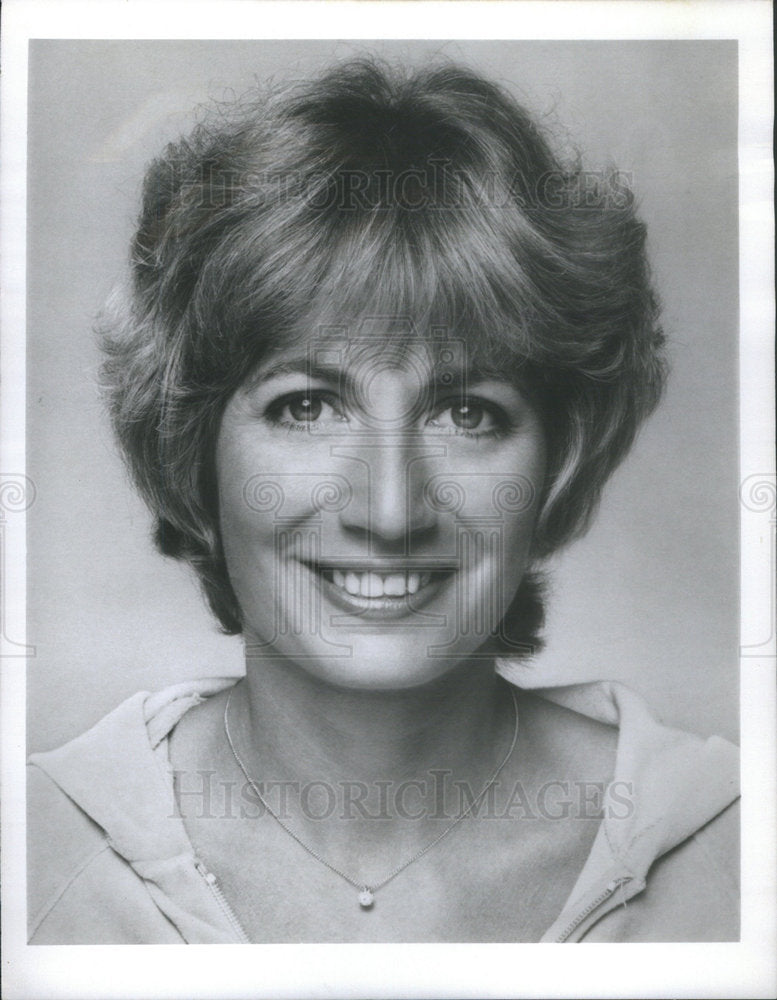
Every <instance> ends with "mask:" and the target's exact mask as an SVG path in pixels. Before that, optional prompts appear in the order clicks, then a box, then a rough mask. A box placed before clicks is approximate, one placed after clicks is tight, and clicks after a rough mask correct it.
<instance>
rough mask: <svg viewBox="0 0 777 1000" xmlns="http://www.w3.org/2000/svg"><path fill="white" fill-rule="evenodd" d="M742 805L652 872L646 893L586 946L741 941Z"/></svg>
mask: <svg viewBox="0 0 777 1000" xmlns="http://www.w3.org/2000/svg"><path fill="white" fill-rule="evenodd" d="M739 835H740V809H739V802H738V801H737V802H733V803H731V805H729V806H727V807H726V808H725V809H724V810H723V811H722V812H720V813H719V814H718V815H717V816H715V817H714V818H713V819H711V820H709V821H708V822H707V823H705V824H704V825H703V826H701V827H700V828H699V829H698V830H697V831H696V832H695V833H693V834H692V835H691V836H690V837H688V838H687V839H686V840H684V841H683V842H682V843H680V844H678V845H677V846H675V847H674V848H673V849H671V850H669V851H668V852H667V853H665V854H663V855H662V856H661V857H659V858H658V859H657V860H656V861H655V862H654V864H653V865H652V866H651V868H650V871H649V872H648V875H647V878H646V884H645V888H644V889H643V891H642V892H641V893H640V894H639V895H637V896H635V897H634V898H633V899H630V900H629V901H628V902H627V903H626V904H625V905H624V906H618V907H616V908H614V909H613V910H612V911H611V912H610V913H608V914H607V915H606V916H605V917H603V919H602V920H601V921H600V922H599V923H598V924H596V925H595V926H594V927H593V928H592V929H591V930H590V931H589V932H588V934H587V935H586V936H585V940H586V941H592V942H595V941H600V942H603V941H619V942H624V941H627V942H635V943H636V942H661V941H688V942H694V941H737V940H739V934H740V895H739Z"/></svg>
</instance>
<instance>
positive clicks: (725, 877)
mask: <svg viewBox="0 0 777 1000" xmlns="http://www.w3.org/2000/svg"><path fill="white" fill-rule="evenodd" d="M703 830H704V827H702V828H701V830H697V831H696V833H694V835H693V838H692V839H693V842H694V843H695V844H696V846H697V847H698V848H699V850H700V851H701V853H702V854H703V855H704V860H705V861H706V862H707V867H708V868H709V870H710V871H712V872H714V873H715V875H717V876H718V878H719V879H720V881H721V883H722V886H723V887H724V888H725V890H726V893H727V895H728V898H729V901H730V902H732V903H736V904H738V903H739V895H738V893H737V888H736V884H735V883H734V881H733V879H732V878H731V877H730V876H729V874H728V873H727V872H725V871H721V868H720V865H719V864H718V862H717V858H715V857H714V856H713V855H712V853H711V852H710V850H709V849H708V847H707V845H706V844H705V843H704V836H703Z"/></svg>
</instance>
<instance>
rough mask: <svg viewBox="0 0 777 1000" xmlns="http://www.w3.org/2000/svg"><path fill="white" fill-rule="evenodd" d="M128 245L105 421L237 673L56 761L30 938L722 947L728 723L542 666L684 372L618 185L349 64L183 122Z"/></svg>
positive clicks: (456, 94)
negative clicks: (549, 685) (572, 547)
mask: <svg viewBox="0 0 777 1000" xmlns="http://www.w3.org/2000/svg"><path fill="white" fill-rule="evenodd" d="M132 267H133V274H132V285H131V289H130V291H129V293H128V295H127V296H126V297H125V299H124V300H122V302H120V303H119V304H114V306H113V309H112V314H111V317H110V318H109V320H108V322H107V323H106V329H105V346H106V350H107V362H106V366H105V376H106V382H107V386H108V392H109V399H110V403H111V412H112V417H113V421H114V426H115V428H116V431H117V434H118V437H119V441H120V443H121V445H122V448H123V451H124V454H125V456H126V458H127V461H128V464H129V467H130V469H131V471H132V473H133V476H134V478H135V481H136V484H137V486H138V488H139V490H140V492H141V494H142V495H143V496H144V498H145V499H146V501H147V502H148V503H149V506H150V508H151V510H152V512H153V514H154V517H155V520H156V542H157V545H158V547H159V548H160V550H161V551H162V552H163V553H165V554H167V555H171V556H174V557H176V558H179V559H183V560H186V561H187V562H188V563H190V564H191V565H192V566H193V567H194V568H195V570H196V571H197V573H198V575H199V577H200V580H201V582H202V585H203V589H204V592H205V595H206V597H207V600H208V602H209V604H210V607H211V608H212V610H213V612H214V614H215V616H216V617H217V619H218V620H219V622H220V623H221V625H222V627H223V629H224V630H225V631H226V632H228V633H231V634H237V633H240V634H242V636H243V637H244V641H245V650H246V675H245V678H244V679H242V680H240V681H239V682H238V683H236V684H235V683H234V681H233V680H218V679H216V680H206V681H196V682H192V683H190V684H184V685H179V686H176V687H175V688H172V689H169V688H168V689H166V690H164V691H161V692H158V693H156V694H152V695H149V694H147V693H145V692H144V693H141V694H139V695H137V696H135V697H133V698H131V699H129V700H128V701H127V702H125V703H124V704H123V705H121V706H120V707H119V708H118V709H117V710H116V711H115V712H113V713H111V714H110V715H109V716H107V717H106V718H105V719H104V720H103V721H102V722H100V723H99V724H98V725H97V726H96V727H94V728H93V729H92V730H90V731H89V732H88V733H86V734H84V736H82V737H80V738H78V739H76V740H74V741H72V742H71V743H68V744H66V745H65V746H64V747H62V748H60V749H59V750H56V751H53V752H51V753H46V754H38V755H35V756H34V757H33V764H34V766H33V768H32V776H31V779H30V784H31V790H30V795H31V798H32V799H33V807H32V809H33V812H32V815H33V817H35V816H38V817H42V816H45V817H46V825H47V828H48V829H50V828H51V824H52V822H53V823H55V824H56V828H57V830H58V831H59V832H60V834H59V838H58V842H57V844H56V845H55V846H54V847H52V846H51V845H50V843H49V842H48V838H47V837H46V836H45V835H44V836H42V837H40V838H37V839H35V840H34V841H33V843H32V844H31V849H30V850H31V855H32V860H31V868H32V869H33V870H34V871H35V872H37V873H39V875H38V876H36V879H35V880H34V881H33V884H32V886H31V899H30V914H31V921H32V927H31V935H32V937H31V940H32V941H33V942H39V943H67V942H70V943H97V942H106V943H120V942H126V943H152V942H170V943H173V942H177V943H181V942H189V943H204V942H214V943H216V942H248V941H255V942H270V941H274V942H294V941H376V942H380V941H540V940H550V941H576V940H582V939H586V940H605V941H613V940H623V941H626V940H629V941H637V940H726V939H732V938H735V937H736V936H737V934H738V930H737V911H736V896H735V889H734V888H733V886H732V883H731V874H730V870H731V869H733V865H732V864H731V861H732V858H733V857H734V854H733V851H734V848H733V846H732V841H733V838H734V837H735V834H736V830H737V826H736V823H737V820H736V815H735V812H734V809H733V807H732V803H733V802H734V800H735V798H736V788H735V785H736V776H737V764H736V756H735V751H734V749H733V747H731V746H730V745H729V744H727V743H725V742H724V741H722V740H718V739H714V738H713V739H711V740H707V741H703V740H700V739H697V738H695V737H691V736H688V735H686V734H683V733H679V732H677V731H674V730H668V729H666V728H664V727H662V726H660V725H659V724H658V723H657V722H656V721H655V720H653V719H652V717H651V716H650V714H649V712H648V711H647V709H646V708H645V706H644V705H643V704H642V703H641V702H640V700H639V699H638V698H637V697H636V696H635V695H633V694H632V693H630V692H628V691H626V690H624V689H621V688H619V687H618V686H616V685H607V684H596V685H590V684H589V685H578V686H574V687H567V688H562V689H557V690H553V691H550V690H543V691H532V679H531V669H530V667H529V666H528V665H527V658H528V657H529V656H530V655H531V653H532V652H533V651H534V650H535V649H536V648H537V645H538V642H539V640H538V631H539V628H540V625H541V623H542V591H541V587H540V579H539V577H538V572H539V569H540V567H541V565H542V561H543V560H544V559H546V558H547V557H548V556H549V555H550V554H551V553H553V552H555V551H557V550H558V549H559V548H560V547H562V546H563V545H564V544H565V543H566V542H568V541H569V540H570V539H572V538H574V537H576V536H577V535H579V534H580V533H581V532H582V531H584V529H585V527H586V525H587V524H588V522H589V519H590V517H591V514H592V512H593V510H594V508H595V506H596V502H597V499H598V497H599V494H600V491H601V489H602V487H603V485H604V483H605V481H606V479H607V477H608V476H609V474H610V473H611V472H612V470H613V469H614V468H615V467H616V466H617V464H618V463H619V462H620V460H621V459H622V458H623V457H624V455H625V454H626V452H627V451H628V449H629V447H630V445H631V443H632V441H633V438H634V436H635V433H636V431H637V428H638V426H639V423H640V422H641V420H642V419H644V417H645V416H647V415H648V414H649V412H650V411H651V410H652V408H653V407H654V406H655V404H656V402H657V400H658V398H659V395H660V390H661V385H662V381H663V375H664V364H663V360H662V340H663V338H662V335H661V333H660V330H659V327H658V324H657V309H656V304H655V299H654V296H653V293H652V290H651V287H650V282H649V276H648V270H647V264H646V259H645V252H644V230H643V227H642V225H641V224H640V223H639V222H638V221H637V220H636V219H635V216H634V212H633V207H632V200H631V196H630V194H629V192H627V191H626V190H625V189H624V188H623V185H622V180H621V178H619V177H617V175H615V176H614V178H612V179H610V180H609V181H608V180H607V179H604V180H603V181H602V183H601V184H600V185H598V187H597V188H596V190H592V189H591V187H590V184H585V185H583V184H582V183H581V177H580V174H579V173H577V172H575V171H574V170H568V169H566V168H564V167H563V166H562V165H561V164H560V163H559V162H558V161H557V160H556V159H555V157H554V156H553V154H552V152H551V151H550V149H549V147H548V145H547V143H546V141H545V140H544V139H543V137H542V136H541V134H540V133H539V131H538V130H537V128H536V126H535V125H534V123H533V122H532V121H531V120H530V119H529V117H528V116H527V114H526V113H525V112H524V111H523V110H522V109H521V108H519V107H518V106H517V105H515V104H514V103H513V102H512V100H511V99H510V98H509V97H507V96H506V95H505V94H504V93H502V92H501V91H500V90H499V89H498V88H496V87H495V86H493V85H491V84H490V83H488V82H486V81H484V80H483V79H481V78H479V77H478V76H475V75H474V74H472V73H469V72H467V71H465V70H462V69H459V68H456V67H450V66H445V67H442V68H439V69H434V70H430V71H428V72H420V73H415V74H403V73H400V72H396V71H392V70H388V69H385V68H383V67H381V66H378V65H376V64H374V63H370V62H359V63H353V64H348V65H344V66H340V67H338V68H337V69H335V70H333V71H331V72H330V73H328V74H327V75H325V76H323V77H322V78H320V79H317V80H314V81H313V82H312V83H310V84H309V85H307V86H304V87H300V88H294V89H290V90H281V91H278V92H275V93H266V94H262V95H260V96H258V97H257V98H256V100H255V101H252V102H242V103H239V104H237V105H235V107H234V108H232V109H224V108H220V109H219V110H218V112H216V113H214V115H213V116H212V118H211V119H210V120H208V121H207V122H205V123H203V124H202V125H200V126H199V127H198V129H197V130H196V131H195V132H194V133H193V134H192V135H191V136H190V137H189V138H188V139H186V140H182V141H180V142H179V143H177V144H173V145H171V146H169V147H168V148H167V150H166V151H165V152H164V154H163V155H162V156H161V157H160V158H159V159H158V160H157V161H156V162H155V163H153V164H152V166H151V167H150V168H149V170H148V173H147V176H146V183H145V189H144V201H143V210H142V214H141V219H140V224H139V227H138V230H137V233H136V236H135V239H134V244H133V258H132ZM506 678H511V681H508V680H507V679H506ZM516 680H519V681H520V685H519V686H517V685H516V684H514V683H512V681H516Z"/></svg>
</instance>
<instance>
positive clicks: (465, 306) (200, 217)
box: [100, 60, 665, 647]
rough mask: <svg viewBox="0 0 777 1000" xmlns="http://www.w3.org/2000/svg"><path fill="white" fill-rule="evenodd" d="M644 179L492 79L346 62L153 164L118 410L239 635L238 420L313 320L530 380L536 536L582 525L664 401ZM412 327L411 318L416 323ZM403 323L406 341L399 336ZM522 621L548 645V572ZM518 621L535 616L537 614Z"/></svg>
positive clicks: (111, 320) (135, 463)
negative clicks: (394, 326)
mask: <svg viewBox="0 0 777 1000" xmlns="http://www.w3.org/2000/svg"><path fill="white" fill-rule="evenodd" d="M657 314H658V310H657V304H656V298H655V296H654V293H653V290H652V287H651V281H650V275H649V269H648V264H647V259H646V254H645V228H644V226H643V224H642V223H641V222H640V221H639V220H638V219H637V218H636V216H635V211H634V204H633V197H632V195H631V192H630V191H629V189H628V187H627V185H626V184H625V183H624V178H623V176H622V175H620V174H617V173H615V172H612V173H610V174H609V175H607V176H604V175H602V176H601V177H600V178H598V180H597V179H594V182H593V183H592V180H591V176H590V175H584V174H583V172H582V171H581V169H580V166H579V164H577V163H575V164H572V165H567V164H564V163H562V162H561V161H560V160H559V159H558V158H557V157H556V155H555V154H554V153H553V152H552V150H551V148H550V145H549V143H548V142H547V140H546V139H545V138H544V136H543V135H542V133H541V131H540V130H539V129H538V127H537V125H536V124H535V122H534V121H533V120H532V118H531V117H530V116H529V114H528V113H527V112H526V111H525V110H524V109H523V108H521V107H520V106H519V105H518V104H516V103H515V102H514V101H513V99H512V98H511V97H510V96H509V95H508V94H507V93H505V92H504V91H503V90H502V89H500V88H499V87H497V86H495V85H494V84H493V83H490V82H488V81H486V80H484V79H483V78H482V77H480V76H479V75H476V74H475V73H473V72H471V71H469V70H467V69H464V68H461V67H458V66H455V65H443V66H439V67H436V68H432V69H428V70H421V71H413V72H410V71H403V70H401V69H397V68H392V67H388V66H385V65H382V64H379V63H377V62H374V61H369V60H362V61H357V62H351V63H346V64H343V65H339V66H337V67H335V68H334V69H331V70H330V71H328V72H326V73H325V74H324V75H322V76H320V77H318V78H316V79H313V80H310V81H308V82H306V83H304V84H302V85H294V86H289V87H280V88H272V87H267V88H265V89H259V88H258V89H257V90H256V91H255V92H254V93H252V94H250V95H248V96H247V97H244V98H243V99H241V100H238V101H235V102H234V103H232V104H230V105H223V104H222V105H218V106H215V107H214V108H213V109H212V111H211V112H210V113H209V114H208V116H207V117H206V118H205V119H204V120H202V121H201V122H200V124H198V125H197V127H196V128H195V129H194V131H193V132H192V134H191V135H189V136H188V137H186V138H182V139H180V140H179V141H178V142H175V143H172V144H170V145H169V146H168V147H167V148H166V149H165V150H164V152H163V153H162V155H161V156H160V157H159V158H158V159H156V160H155V161H154V162H153V163H152V164H151V165H150V167H149V168H148V171H147V174H146V178H145V184H144V190H143V204H142V211H141V215H140V220H139V224H138V227H137V232H136V234H135V237H134V241H133V244H132V258H131V281H130V283H129V285H128V288H127V290H126V292H125V293H123V294H119V295H117V296H115V297H114V299H113V300H112V302H111V303H110V304H109V306H108V308H107V309H106V311H105V314H104V316H103V318H102V320H101V323H100V330H101V334H102V340H103V346H104V349H105V352H106V360H105V364H104V380H105V385H106V388H107V392H108V398H109V403H110V411H111V417H112V420H113V425H114V428H115V431H116V434H117V436H118V439H119V442H120V444H121V447H122V450H123V453H124V456H125V458H126V461H127V463H128V466H129V469H130V470H131V473H132V476H133V478H134V481H135V483H136V485H137V487H138V488H139V490H140V492H141V494H142V495H143V497H144V498H145V500H146V502H147V503H148V505H149V507H150V509H151V511H152V513H153V515H154V517H155V522H156V529H155V538H156V543H157V545H158V547H159V549H160V550H161V551H162V552H163V553H165V554H167V555H171V556H174V557H177V558H181V559H185V560H187V561H188V562H189V563H190V564H191V565H192V566H193V567H194V568H195V569H196V571H197V573H198V574H199V576H200V579H201V581H202V584H203V587H204V590H205V594H206V596H207V598H208V600H209V603H210V605H211V608H212V609H213V611H214V613H215V614H216V616H217V618H218V619H219V621H220V622H221V625H222V627H223V629H224V630H225V631H226V632H229V633H236V632H239V631H240V630H241V613H240V608H239V607H238V604H237V601H236V599H235V595H234V593H233V591H232V587H231V586H230V582H229V577H228V574H227V568H226V565H225V562H224V557H223V553H222V548H221V543H220V539H219V529H218V510H217V502H216V489H215V482H214V475H215V473H214V448H215V441H216V437H217V434H218V429H219V424H220V419H221V415H222V412H223V410H224V407H225V405H226V402H227V401H228V399H229V398H230V396H231V395H232V394H233V393H234V392H235V391H236V389H237V388H238V387H239V386H240V385H241V384H242V383H243V382H244V381H245V380H246V379H247V378H248V377H249V376H250V375H251V373H252V372H253V371H254V370H255V369H256V367H257V366H258V365H259V364H260V363H261V361H262V359H263V358H264V357H266V356H267V354H268V353H269V352H271V351H272V350H274V349H276V348H277V347H278V346H279V345H281V344H284V343H287V342H288V340H289V338H292V337H296V336H300V335H301V334H300V331H302V330H308V331H311V330H313V329H316V328H320V327H321V325H322V324H325V323H326V322H329V321H331V322H333V323H340V324H342V323H343V322H344V318H348V321H350V320H351V319H353V318H354V317H358V316H365V315H372V316H381V317H386V316H392V317H411V318H412V322H413V328H414V330H415V332H416V333H417V334H418V335H421V336H424V335H426V333H427V332H428V331H429V330H430V329H435V330H438V331H439V329H440V328H444V329H445V330H446V332H447V334H448V335H450V336H453V337H457V338H464V339H465V340H466V343H467V345H468V349H469V356H470V360H471V362H472V363H473V364H477V365H479V366H480V367H486V368H497V369H498V370H499V371H500V372H501V373H504V372H505V371H508V372H512V373H513V376H514V377H515V379H516V380H517V381H520V384H521V386H522V387H526V386H529V388H530V392H531V393H532V395H533V398H534V399H535V401H536V403H537V405H538V407H539V410H540V413H541V416H542V420H543V423H544V427H545V432H546V436H547V441H548V461H549V465H548V476H547V483H546V486H545V491H544V495H543V497H542V502H541V507H540V512H539V517H538V523H537V529H536V538H535V555H536V556H537V557H543V556H546V555H548V554H550V553H551V552H553V551H555V550H556V549H558V548H559V547H560V546H561V545H563V544H564V543H566V542H568V541H569V540H570V539H572V538H573V537H575V536H576V535H579V534H580V533H581V532H583V531H584V530H585V528H586V526H587V525H588V523H589V521H590V518H591V515H592V512H593V511H594V509H595V507H596V504H597V501H598V498H599V495H600V492H601V489H602V487H603V485H604V483H605V481H606V480H607V478H608V476H609V475H610V473H611V472H612V471H613V469H614V468H615V467H616V466H617V464H618V463H619V462H620V461H621V460H622V458H623V457H624V456H625V454H626V453H627V451H628V449H629V447H630V445H631V444H632V442H633V439H634V436H635V434H636V431H637V428H638V426H639V424H640V422H641V421H642V420H643V418H644V417H645V416H646V415H647V414H648V413H649V412H650V411H651V410H652V409H653V407H654V406H655V404H656V402H657V400H658V398H659V396H660V393H661V388H662V384H663V380H664V374H665V368H664V361H663V355H662V344H663V336H662V333H661V330H660V328H659V325H658V319H657ZM399 325H401V324H399ZM398 336H399V334H398ZM508 618H509V619H510V621H511V623H512V624H511V628H510V630H511V631H512V632H513V633H515V634H516V635H518V636H519V638H520V637H523V638H524V639H525V641H526V643H527V645H528V646H529V647H531V646H536V643H537V639H536V635H537V631H538V628H539V626H540V624H541V620H542V602H541V600H540V597H539V590H538V588H537V585H536V580H535V578H533V577H529V578H527V580H526V581H525V582H524V585H523V586H522V588H521V590H520V591H519V594H518V595H517V596H516V600H515V601H514V604H513V608H512V609H511V613H510V614H509V616H508ZM516 623H517V624H516Z"/></svg>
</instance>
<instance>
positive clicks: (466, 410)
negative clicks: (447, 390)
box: [451, 403, 483, 431]
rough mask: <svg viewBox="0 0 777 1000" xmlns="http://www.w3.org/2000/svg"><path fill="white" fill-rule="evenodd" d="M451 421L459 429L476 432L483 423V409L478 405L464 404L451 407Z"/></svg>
mask: <svg viewBox="0 0 777 1000" xmlns="http://www.w3.org/2000/svg"><path fill="white" fill-rule="evenodd" d="M451 419H452V420H453V423H454V424H455V425H456V426H457V427H461V428H463V429H464V430H468V431H471V430H474V429H475V428H476V427H479V426H480V424H481V423H482V421H483V407H482V406H478V404H477V403H462V404H461V406H452V407H451Z"/></svg>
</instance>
